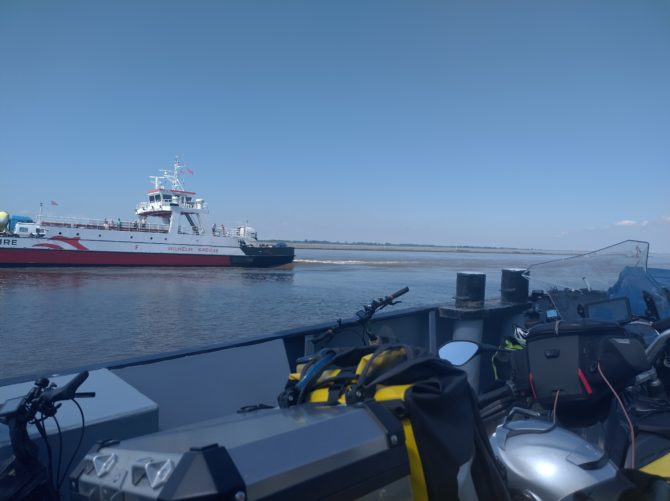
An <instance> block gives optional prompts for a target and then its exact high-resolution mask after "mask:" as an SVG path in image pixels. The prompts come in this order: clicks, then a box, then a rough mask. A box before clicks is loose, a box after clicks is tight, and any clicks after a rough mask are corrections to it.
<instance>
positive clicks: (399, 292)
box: [389, 287, 409, 299]
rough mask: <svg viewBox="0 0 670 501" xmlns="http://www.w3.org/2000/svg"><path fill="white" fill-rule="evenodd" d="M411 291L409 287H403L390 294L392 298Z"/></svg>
mask: <svg viewBox="0 0 670 501" xmlns="http://www.w3.org/2000/svg"><path fill="white" fill-rule="evenodd" d="M408 292H409V287H403V288H402V289H400V290H399V291H395V292H394V293H393V294H391V295H390V296H389V298H391V299H395V298H397V297H400V296H402V295H403V294H407V293H408Z"/></svg>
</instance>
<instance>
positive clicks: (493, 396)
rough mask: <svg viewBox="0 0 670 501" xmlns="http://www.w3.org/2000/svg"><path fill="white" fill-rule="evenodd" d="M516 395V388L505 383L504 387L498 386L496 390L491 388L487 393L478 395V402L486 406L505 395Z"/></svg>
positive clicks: (481, 405) (480, 405)
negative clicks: (513, 388)
mask: <svg viewBox="0 0 670 501" xmlns="http://www.w3.org/2000/svg"><path fill="white" fill-rule="evenodd" d="M512 396H514V390H512V388H511V387H510V386H509V385H507V384H506V385H505V386H503V387H502V388H498V389H496V390H491V391H488V392H486V393H482V394H481V395H479V396H477V403H478V404H479V407H480V408H481V407H484V406H486V405H488V404H490V403H491V402H493V401H495V400H498V399H500V398H503V397H512Z"/></svg>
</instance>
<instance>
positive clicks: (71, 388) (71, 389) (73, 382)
mask: <svg viewBox="0 0 670 501" xmlns="http://www.w3.org/2000/svg"><path fill="white" fill-rule="evenodd" d="M86 378H88V371H84V372H80V373H79V374H77V375H76V376H75V377H73V378H72V379H70V381H68V382H67V383H65V384H64V385H63V386H61V387H60V388H53V389H50V390H46V391H45V392H44V393H43V394H42V396H41V397H40V400H42V401H43V402H51V403H53V402H58V401H60V400H70V399H72V398H74V395H75V393H76V392H77V389H78V388H79V387H80V386H81V384H82V383H83V382H84V381H86Z"/></svg>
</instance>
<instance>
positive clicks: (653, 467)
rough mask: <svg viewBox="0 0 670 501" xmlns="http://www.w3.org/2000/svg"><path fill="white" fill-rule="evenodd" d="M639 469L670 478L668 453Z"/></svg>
mask: <svg viewBox="0 0 670 501" xmlns="http://www.w3.org/2000/svg"><path fill="white" fill-rule="evenodd" d="M640 470H641V471H643V472H645V473H649V474H651V475H658V476H659V477H665V478H670V453H668V454H666V455H665V456H663V457H660V458H658V459H657V460H656V461H652V462H651V463H649V464H648V465H646V466H644V467H643V468H640Z"/></svg>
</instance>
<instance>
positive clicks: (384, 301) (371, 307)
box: [312, 287, 409, 343]
mask: <svg viewBox="0 0 670 501" xmlns="http://www.w3.org/2000/svg"><path fill="white" fill-rule="evenodd" d="M407 292H409V287H403V288H402V289H399V290H397V291H395V292H394V293H393V294H390V295H388V296H386V297H380V298H378V299H373V300H372V301H370V304H367V305H365V306H363V309H362V310H360V311H357V312H356V316H357V317H358V320H357V321H356V323H349V322H347V323H346V324H345V323H343V322H342V319H339V320H338V321H337V325H336V326H334V327H330V328H329V329H326V330H325V331H324V332H322V333H321V334H317V335H316V336H314V338H313V339H312V341H313V342H314V343H321V342H323V341H324V340H326V339H330V338H332V336H334V335H335V334H336V333H337V332H338V331H340V330H342V329H343V328H344V327H350V326H354V325H356V324H361V325H365V324H366V323H367V322H368V321H369V320H370V319H371V318H372V316H373V315H374V314H375V312H376V311H377V310H380V309H381V308H384V307H386V306H389V305H392V304H396V302H397V301H395V299H397V298H399V297H400V296H402V295H403V294H406V293H407Z"/></svg>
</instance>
